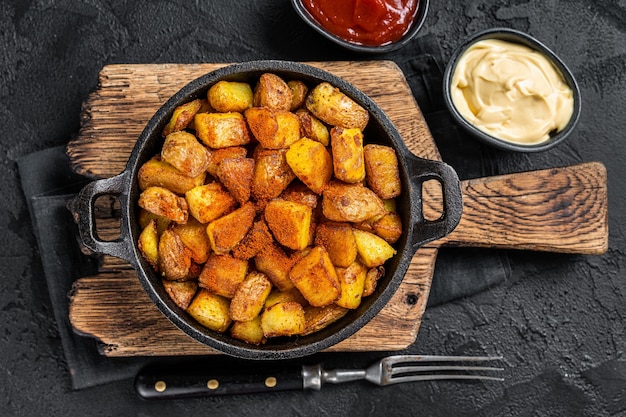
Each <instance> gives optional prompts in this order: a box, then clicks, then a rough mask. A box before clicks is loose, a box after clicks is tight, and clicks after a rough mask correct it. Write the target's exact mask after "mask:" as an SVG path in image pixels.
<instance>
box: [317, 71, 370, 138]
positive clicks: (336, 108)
mask: <svg viewBox="0 0 626 417" xmlns="http://www.w3.org/2000/svg"><path fill="white" fill-rule="evenodd" d="M305 106H306V108H307V109H308V110H309V111H310V112H311V113H313V115H315V117H317V118H318V119H320V120H322V121H323V122H325V123H328V124H329V125H332V126H339V127H343V128H346V129H351V128H356V129H359V130H364V129H365V126H367V122H368V121H369V113H368V111H367V110H366V109H364V108H363V107H361V106H360V105H359V104H357V103H356V102H355V101H354V100H352V99H351V98H350V97H348V96H347V95H345V94H344V93H342V92H341V90H339V89H338V88H336V87H333V86H332V85H331V84H329V83H326V82H323V83H321V84H318V85H317V86H316V87H315V88H313V90H311V91H310V92H309V95H308V96H307V98H306V102H305Z"/></svg>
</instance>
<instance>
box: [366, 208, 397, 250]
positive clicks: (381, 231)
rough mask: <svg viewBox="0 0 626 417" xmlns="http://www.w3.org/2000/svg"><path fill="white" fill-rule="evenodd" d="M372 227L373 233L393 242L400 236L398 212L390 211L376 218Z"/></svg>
mask: <svg viewBox="0 0 626 417" xmlns="http://www.w3.org/2000/svg"><path fill="white" fill-rule="evenodd" d="M372 229H373V231H374V233H375V234H377V235H378V236H380V237H382V238H383V239H385V240H386V241H387V242H388V243H392V244H393V243H396V242H397V241H398V239H400V236H402V219H400V215H398V213H396V212H393V211H391V212H389V213H387V214H385V215H384V216H383V217H381V218H380V219H379V220H377V221H376V222H375V223H374V224H373V225H372Z"/></svg>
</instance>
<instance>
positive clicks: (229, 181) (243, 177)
mask: <svg viewBox="0 0 626 417" xmlns="http://www.w3.org/2000/svg"><path fill="white" fill-rule="evenodd" d="M253 174H254V159H252V158H226V159H224V160H222V162H220V165H219V166H218V168H217V178H218V179H219V180H220V182H221V183H222V185H224V187H226V189H227V190H228V191H229V192H230V194H231V195H232V196H233V198H234V199H235V200H237V202H238V203H240V204H243V203H245V202H247V201H248V200H249V199H250V194H251V192H252V175H253Z"/></svg>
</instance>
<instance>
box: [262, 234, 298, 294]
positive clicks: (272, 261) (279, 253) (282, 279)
mask: <svg viewBox="0 0 626 417" xmlns="http://www.w3.org/2000/svg"><path fill="white" fill-rule="evenodd" d="M294 263H295V261H294V260H293V259H291V258H290V257H289V256H287V254H286V253H285V252H284V251H283V250H282V249H281V248H280V247H279V246H277V245H276V244H275V243H273V244H271V245H269V246H267V247H265V248H263V249H262V250H261V251H260V252H259V253H258V254H257V255H256V256H255V257H254V265H255V266H256V269H257V270H258V271H260V272H263V273H264V274H265V275H267V277H268V278H269V279H270V281H272V284H274V286H275V287H276V288H278V289H279V290H281V291H287V290H289V289H291V288H293V286H294V285H293V282H292V281H291V279H290V278H289V271H290V270H291V268H292V266H293V265H294Z"/></svg>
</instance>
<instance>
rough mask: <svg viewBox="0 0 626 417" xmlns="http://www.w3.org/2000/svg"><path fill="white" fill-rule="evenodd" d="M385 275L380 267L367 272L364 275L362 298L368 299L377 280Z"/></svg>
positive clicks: (382, 267) (383, 269) (374, 288)
mask: <svg viewBox="0 0 626 417" xmlns="http://www.w3.org/2000/svg"><path fill="white" fill-rule="evenodd" d="M384 275H385V267H384V266H382V265H380V266H376V267H374V268H370V269H368V270H367V274H365V283H364V285H363V297H369V296H370V295H372V294H374V291H375V290H376V285H377V284H378V280H379V279H380V278H382V277H383V276H384Z"/></svg>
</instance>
